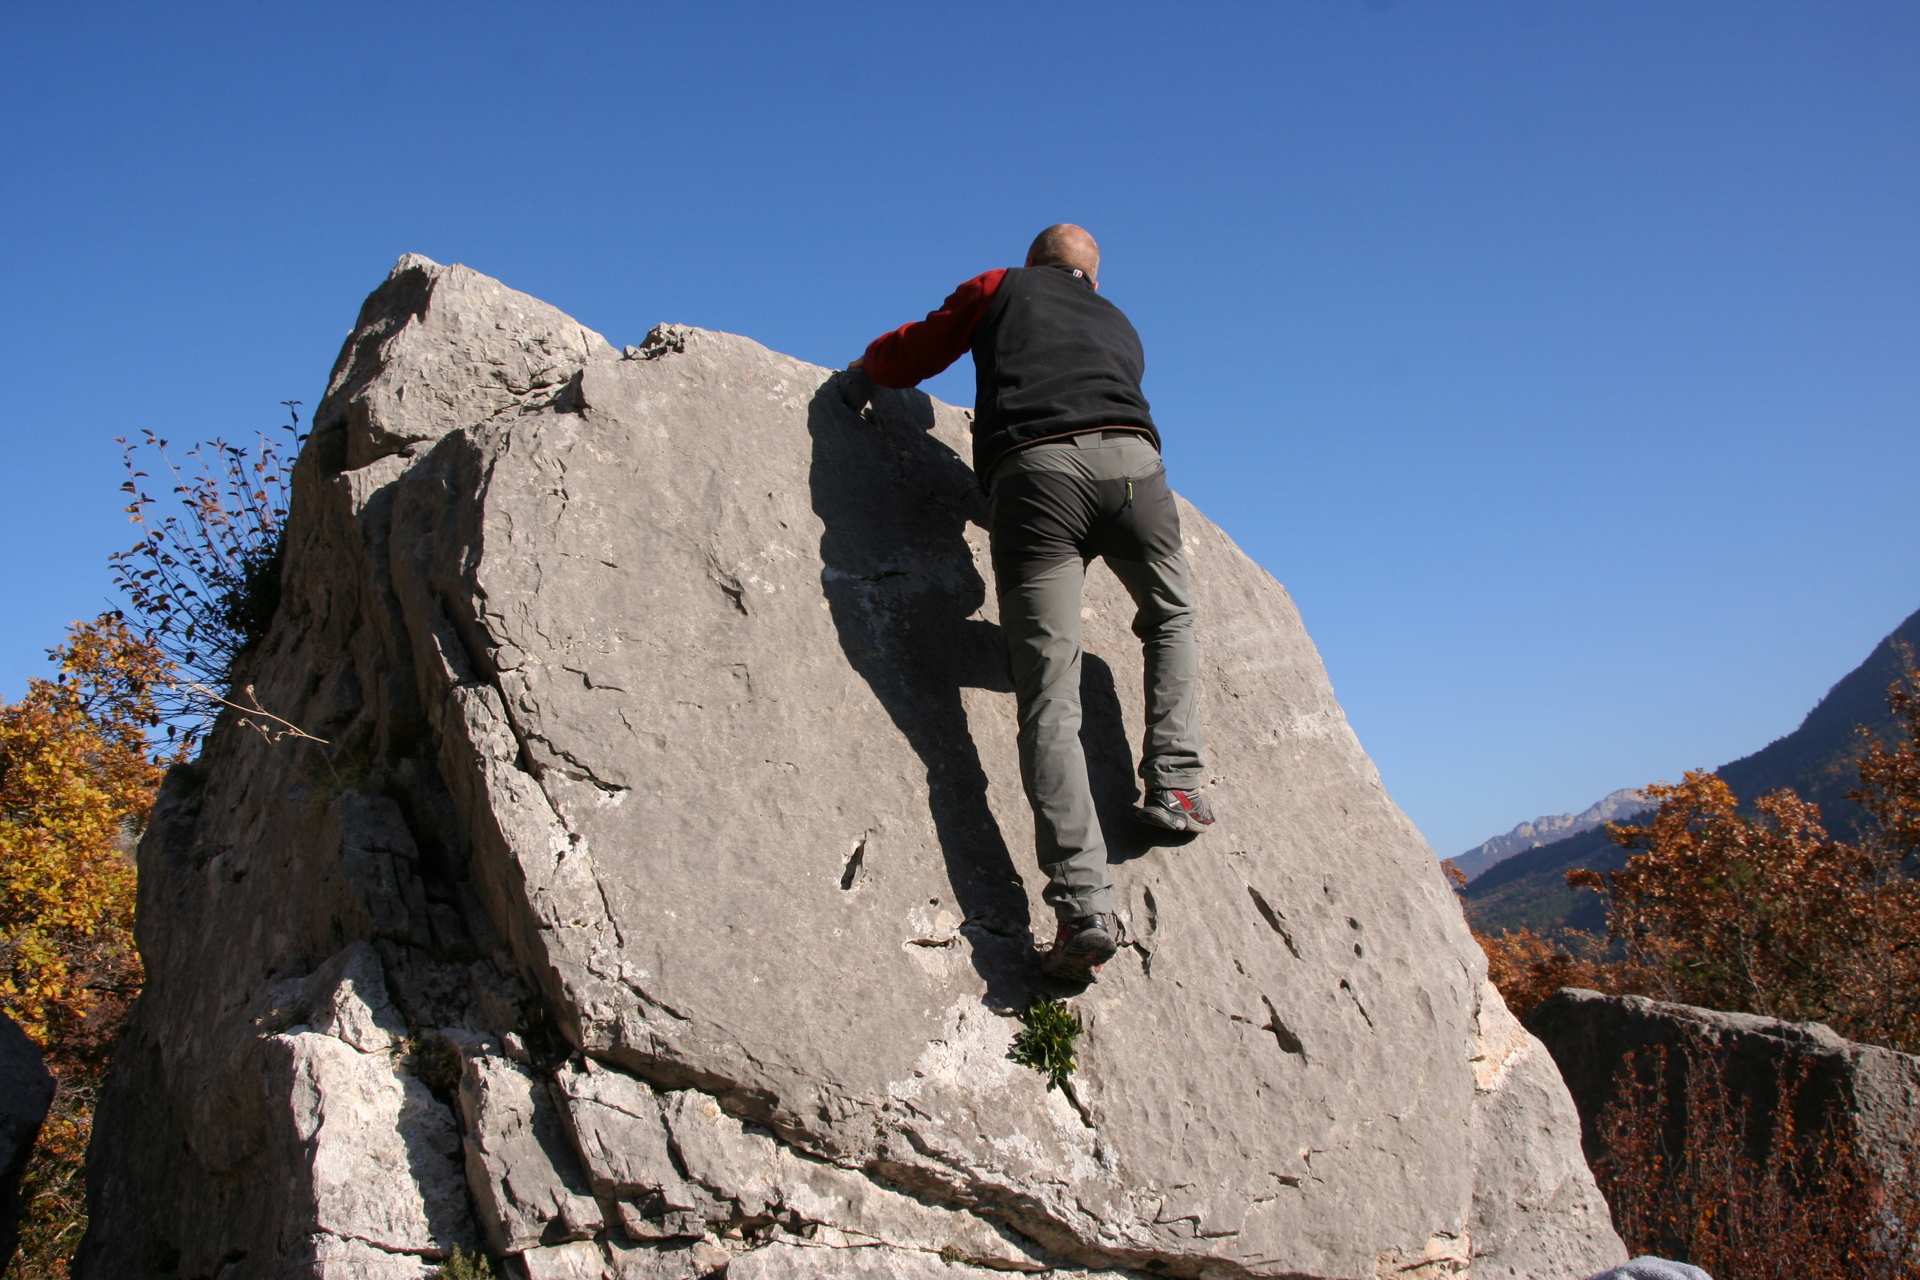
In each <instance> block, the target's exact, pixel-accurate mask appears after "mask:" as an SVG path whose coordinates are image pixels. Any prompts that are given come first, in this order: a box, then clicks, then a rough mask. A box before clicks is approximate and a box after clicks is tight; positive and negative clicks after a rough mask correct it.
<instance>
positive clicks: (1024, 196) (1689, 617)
mask: <svg viewBox="0 0 1920 1280" xmlns="http://www.w3.org/2000/svg"><path fill="white" fill-rule="evenodd" d="M0 113H3V114H0V124H3V125H4V128H0V164H3V165H4V173H5V175H6V178H5V182H4V185H0V286H3V287H0V299H4V306H3V307H0V326H3V327H0V377H4V382H5V386H6V393H5V395H4V397H3V398H0V449H4V458H5V470H4V474H5V476H6V478H7V500H6V502H5V503H4V504H0V550H3V551H4V556H3V557H0V563H4V566H5V567H4V570H3V572H4V574H5V578H4V589H5V599H6V601H7V604H8V608H7V609H6V610H5V612H4V615H0V696H6V697H14V696H17V695H18V693H19V692H20V690H21V689H22V688H23V687H24V683H25V680H26V678H27V677H28V676H29V675H31V674H37V673H39V672H40V671H42V670H44V669H45V664H44V660H43V658H42V651H43V650H44V649H45V648H46V647H47V646H49V645H51V644H54V643H55V642H56V641H57V640H58V639H59V637H60V634H61V631H62V628H63V627H64V626H65V624H66V623H68V622H69V621H71V620H72V619H74V618H77V617H81V616H88V615H91V614H93V613H95V612H97V611H98V610H99V609H100V608H101V607H103V606H104V605H105V604H107V603H108V592H109V587H108V575H107V570H106V564H105V558H106V555H107V554H108V552H109V551H111V550H114V549H116V548H119V547H122V546H124V545H126V544H127V543H128V542H130V541H131V535H130V533H129V531H128V526H127V525H126V524H125V519H124V516H123V515H122V514H121V513H120V510H119V506H120V498H119V495H118V494H117V492H116V486H117V484H118V483H119V479H120V474H119V457H118V449H117V446H115V445H114V444H113V443H112V438H113V437H114V436H116V435H123V434H131V433H134V432H136V431H137V430H138V429H140V428H142V427H151V428H153V429H155V430H157V431H160V432H161V433H162V434H164V435H168V436H170V437H172V438H173V439H175V440H176V441H188V440H193V439H199V438H205V437H208V436H211V435H215V434H225V435H228V436H235V435H241V434H244V433H246V432H248V431H250V430H251V429H253V428H255V427H265V426H270V425H271V424H273V423H274V422H275V421H277V420H278V418H277V415H278V413H279V409H278V402H279V401H282V400H289V399H299V400H304V401H306V402H307V404H308V405H309V406H311V405H312V404H313V402H314V401H316V400H317V399H318V396H319V392H320V390H321V388H322V385H323V383H324V379H325V375H326V372H327V369H328V367H329V365H330V364H331V362H332V360H333V357H334V354H335V352H336V351H337V349H338V346H339V343H340V340H341V338H342V336H343V335H344V334H345V332H346V330H347V328H348V326H349V325H350V324H351V322H352V319H353V316H354V313H355V311H356V309H357V307H358V305H359V302H360V299H361V297H362V296H364V294H365V293H366V292H367V291H369V290H370V289H371V288H373V286H374V285H375V284H377V283H378V282H379V280H380V279H381V277H382V276H383V275H384V274H385V272H386V270H387V269H388V267H389V266H390V265H391V264H392V261H393V260H394V258H396V257H397V256H399V255H400V254H401V253H403V252H408V251H415V252H420V253H425V254H427V255H428V256H430V257H433V258H436V259H438V260H441V261H459V262H465V263H467V264H469V265H471V266H473V267H475V268H477V269H479V270H481V271H484V272H487V273H488V274H490V275H494V276H498V277H499V278H501V279H502V280H505V281H506V282H507V283H509V284H511V285H513V286H514V287H516V288H519V289H524V290H526V291H528V292H530V293H533V294H535V295H537V296H539V297H541V298H544V299H546V300H547V301H549V302H552V303H554V304H555V305H557V306H559V307H561V308H563V309H564V310H566V311H568V312H570V313H572V314H573V315H574V316H576V317H578V318H579V319H580V320H581V321H583V322H584V323H586V324H589V325H591V326H593V327H594V328H596V329H598V330H600V331H601V332H603V333H605V334H606V335H607V336H608V337H609V338H610V339H611V340H613V341H614V342H616V343H623V342H633V341H637V340H638V339H639V338H640V337H641V335H643V334H644V333H645V332H646V330H647V329H648V328H649V327H650V326H651V325H652V324H654V323H655V322H657V321H660V320H673V321H680V322H684V323H691V324H697V325H703V326H708V327H712V328H719V329H726V330H730V331H732V332H736V333H743V334H747V335H749V336H751V337H753V338H756V339H758V340H760V341H762V342H764V343H766V344H768V345H769V346H772V347H775V348H778V349H780V350H783V351H788V352H791V353H793V354H795V355H799V356H802V357H804V358H806V359H810V360H815V361H819V362H822V363H836V364H837V363H844V362H845V361H846V360H847V359H849V358H851V357H852V356H853V355H854V354H857V353H858V352H859V350H860V349H861V348H862V347H863V346H864V345H865V343H866V341H867V340H868V339H869V338H870V337H872V336H873V334H875V333H877V332H879V331H880V330H882V329H884V328H888V327H891V326H893V325H896V324H899V323H901V322H903V321H905V320H907V319H910V318H914V317H916V316H918V315H919V314H921V313H923V312H924V311H926V310H927V309H928V308H930V307H932V306H933V305H935V304H936V303H937V302H938V301H939V299H940V298H941V297H942V296H943V295H944V294H945V293H946V291H947V290H948V289H950V288H951V287H952V286H953V285H954V284H956V283H958V282H959V281H960V280H961V279H963V278H965V277H967V276H970V275H973V274H975V273H977V272H979V271H981V270H984V269H986V268H987V267H991V266H1000V265H1008V264H1012V263H1014V262H1015V261H1016V260H1017V259H1018V257H1019V255H1020V254H1021V252H1022V251H1023V249H1024V246H1025V244H1026V242H1027V240H1028V239H1029V238H1030V237H1031V236H1032V234H1033V233H1034V232H1035V231H1036V230H1038V229H1039V228H1040V227H1041V226H1044V225H1046V224H1047V223H1050V222H1055V221H1061V220H1068V221H1074V222H1079V223H1082V224H1083V225H1085V226H1087V227H1089V228H1090V229H1092V230H1093V231H1094V233H1095V234H1096V235H1097V236H1098V237H1099V238H1100V240H1101V243H1102V246H1103V249H1104V250H1105V253H1106V262H1105V265H1104V267H1103V271H1102V278H1103V284H1104V287H1105V292H1106V294H1107V296H1108V297H1110V298H1112V299H1113V300H1114V301H1115V302H1117V303H1119V304H1120V305H1121V306H1122V307H1123V308H1124V309H1126V311H1127V312H1128V314H1129V315H1130V316H1131V317H1132V318H1133V320H1134V322H1135V324H1136V325H1137V326H1138V328H1139V329H1140V331H1141V334H1142V336H1143V337H1144V339H1145V342H1146V346H1147V351H1148V359H1149V374H1148V382H1147V392H1148V395H1149V396H1150V397H1151V398H1152V400H1153V403H1154V409H1155V414H1156V417H1157V418H1158V419H1159V421H1160V423H1161V425H1162V428H1163V431H1164V433H1165V436H1166V438H1167V442H1168V444H1167V452H1168V460H1169V466H1170V470H1171V472H1172V476H1173V480H1174V483H1175V485H1176V486H1177V487H1178V488H1180V489H1181V490H1182V491H1183V492H1184V493H1186V494H1187V495H1188V496H1189V497H1190V498H1192V499H1193V500H1194V501H1195V502H1196V503H1197V504H1198V505H1199V506H1200V507H1201V509H1202V510H1204V511H1206V512H1207V513H1208V514H1209V515H1210V516H1211V517H1212V518H1213V519H1214V520H1216V521H1217V522H1218V523H1220V524H1221V525H1222V526H1224V527H1225V528H1226V529H1227V531H1228V532H1229V533H1231V534H1232V535H1233V536H1234V537H1235V538H1236V539H1238V541H1239V542H1240V544H1241V545H1242V546H1243V547H1245V548H1246V549H1247V550H1248V551H1249V552H1250V553H1251V554H1252V555H1253V556H1254V557H1255V558H1256V559H1258V560H1259V561H1260V562H1261V563H1262V564H1264V565H1265V566H1266V567H1267V568H1269V569H1270V570H1272V571H1273V573H1274V574H1275V575H1276V576H1277V577H1278V578H1279V579H1280V580H1281V581H1282V582H1284V583H1286V584H1287V586H1288V588H1289V589H1290V590H1291V591H1292V592H1293V594H1294V597H1295V599H1296V600H1297V601H1298V602H1299V604H1300V607H1301V609H1302V611H1303V613H1304V615H1305V618H1306V622H1307V626H1308V629H1309V630H1310V631H1311V632H1312V633H1313V635H1314V637H1315V639H1316V641H1317V642H1318V643H1319V645H1320V648H1321V651H1322V653H1323V655H1324V657H1325V658H1326V661H1327V665H1328V668H1329V669H1330V671H1331V673H1332V676H1333V680H1334V684H1335V688H1336V689H1337V690H1338V692H1339V694H1340V697H1341V700H1342V702H1343V703H1344V705H1345V706H1346V708H1347V712H1348V715H1349V718H1350V719H1351V720H1352V722H1353V724H1354V726H1355V728H1356V729H1357V730H1358V732H1359V734H1360V737H1361V740H1362V742H1363V743H1364V744H1365V745H1366V746H1367V748H1368V749H1369V750H1370V751H1371V752H1372V753H1373V755H1374V757H1375V759H1376V760H1377V761H1378V762H1379V764H1380V767H1381V770H1382V772H1383V775H1384V777H1385V779H1386V782H1387V785H1388V787H1389V789H1390V790H1391V791H1392V792H1393V794H1394V796H1395V797H1396V798H1397V799H1398V800H1399V801H1400V803H1401V804H1402V805H1403V806H1404V807H1405V808H1406V809H1407V811H1408V812H1409V814H1410V815H1411V816H1412V817H1413V819H1414V820H1415V821H1416V822H1417V823H1418V824H1419V825H1420V827H1421V829H1422V830H1423V831H1425V832H1426V834H1427V836H1428V837H1429V839H1430V840H1431V841H1432V842H1433V844H1434V845H1435V846H1436V848H1437V849H1438V850H1439V851H1440V852H1441V853H1443V854H1451V853H1455V852H1458V851H1460V850H1461V849H1463V848H1465V847H1466V846H1468V845H1471V844H1473V843H1475V842H1477V841H1478V840H1480V839H1482V838H1484V837H1485V836H1488V835H1491V834H1493V833H1495V832H1496V831H1499V830H1504V829H1505V828H1506V827H1508V826H1511V825H1512V824H1513V823H1515V822H1518V821H1520V820H1522V819H1524V818H1530V817H1532V816H1534V815H1535V814H1538V813H1547V812H1558V811H1561V810H1567V809H1578V808H1581V807H1584V806H1585V805H1586V804H1588V803H1590V802H1591V801H1593V800H1595V799H1597V798H1598V797H1599V796H1601V795H1602V794H1604V793H1606V792H1608V791H1611V790H1613V789H1614V788H1616V787H1620V786H1629V785H1637V784H1640V783H1644V782H1647V781H1651V780H1654V779H1658V778H1671V777H1675V776H1677V775H1678V773H1679V772H1680V771H1681V770H1682V769H1685V768H1688V767H1695V766H1712V765H1716V764H1720V763H1723V762H1725V761H1727V760H1729V759H1731V758H1733V757H1736V756H1739V755H1742V754H1745V753H1746V752H1749V751H1751V750H1754V749H1756V748H1758V747H1759V746H1762V745H1764V744H1765V743H1766V742H1767V741H1768V740H1770V739H1771V738H1774V737H1777V736H1779V735H1780V734H1782V733H1785V732H1787V731H1788V730H1790V729H1792V728H1793V727H1794V725H1795V724H1796V723H1798V720H1799V718H1800V716H1801V715H1803V714H1804V713H1805V712H1806V710H1807V709H1808V708H1809V707H1810V706H1811V705H1812V704H1813V702H1814V701H1815V700H1816V699H1817V698H1818V697H1819V696H1820V695H1821V694H1822V693H1823V692H1824V691H1825V690H1826V689H1827V688H1828V686H1830V685H1831V684H1832V683H1833V682H1834V681H1835V680H1836V679H1838V678H1839V677H1840V676H1841V675H1842V674H1843V673H1844V672H1845V671H1846V670H1848V669H1849V668H1850V667H1852V666H1853V665H1854V664H1855V663H1857V662H1858V661H1859V660H1860V659H1861V658H1863V657H1864V656H1865V655H1866V653H1867V651H1868V650H1869V649H1870V648H1871V647H1872V645H1873V644H1874V643H1875V641H1877V640H1878V639H1879V638H1880V637H1881V636H1882V635H1883V634H1885V633H1886V632H1887V631H1889V630H1891V629H1892V628H1893V626H1894V625H1895V624H1897V623H1898V622H1899V621H1900V620H1901V619H1902V618H1904V617H1905V616H1906V615H1907V614H1908V613H1910V612H1912V611H1913V610H1914V609H1915V608H1916V607H1917V606H1920V518H1916V517H1920V510H1916V506H1917V505H1920V499H1916V487H1915V485H1914V477H1915V475H1916V474H1920V430H1916V426H1917V425H1920V359H1917V358H1916V357H1917V354H1920V342H1917V341H1916V340H1917V339H1920V308H1916V299H1920V235H1916V232H1917V231H1920V6H1914V5H1912V4H1911V3H1904V2H1902V3H1868V2H1858V3H1855V2H1843V0H1818V2H1816V0H1805V2H1803V3H1774V2H1771V0H1725V2H1721V3H1704V2H1697V3H1696V2H1688V0H1649V2H1638V0H1608V2H1607V3H1605V4H1595V3H1591V2H1585V0H1566V2H1548V0H1398V2H1397V3H1388V2H1386V0H1371V2H1368V0H1267V2H1266V3H1244V4H1234V3H1219V4H1193V5H1177V6H1175V5H1145V4H1127V3H1107V4H1098V5H1093V4H1089V5H1080V6H1075V5H1058V4H1033V3H1028V4H1018V5H1015V4H993V3H975V4H971V5H966V6H938V7H936V6H931V5H928V6H911V5H906V6H903V5H897V4H894V5H877V4H876V5H824V4H822V5H805V4H778V5H775V4H764V5H759V4H729V3H709V4H705V5H697V6H689V5H635V4H626V5H619V6H612V5H608V6H600V5H594V4H573V5H568V6H564V7H561V6H543V5H506V4H487V3H465V4H459V5H452V4H448V5H435V4H406V3H388V4H377V5H375V4H364V5H362V4H328V5H258V4H246V5H239V4H234V5H222V4H210V3H197V4H174V5H158V4H142V5H134V4H128V5H97V4H86V3H75V4H66V5H58V6H54V5H40V6H29V5H26V4H23V3H13V4H6V5H4V6H0ZM929 389H930V390H932V391H933V392H934V393H935V394H937V395H941V396H942V397H943V398H946V399H949V400H955V401H958V402H961V403H965V402H967V401H968V400H970V398H971V375H970V373H969V372H968V371H967V369H966V367H965V364H964V362H963V364H962V366H961V367H960V368H958V369H956V370H955V371H951V372H949V373H948V374H946V375H943V376H942V377H941V378H940V379H938V380H936V381H935V382H934V383H932V384H929Z"/></svg>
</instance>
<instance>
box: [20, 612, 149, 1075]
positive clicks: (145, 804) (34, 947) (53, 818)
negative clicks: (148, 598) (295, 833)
mask: <svg viewBox="0 0 1920 1280" xmlns="http://www.w3.org/2000/svg"><path fill="white" fill-rule="evenodd" d="M53 656H54V657H55V659H56V660H57V661H58V662H59V665H60V671H59V675H58V676H57V677H56V678H54V679H52V680H34V681H31V682H30V683H29V687H28V690H27V695H26V697H24V698H22V699H21V700H20V701H19V702H17V703H12V704H5V703H0V1007H4V1008H5V1009H6V1011H7V1013H8V1014H10V1015H11V1016H12V1017H13V1018H14V1020H15V1021H17V1022H19V1023H20V1025H21V1027H22V1029H24V1030H25V1031H26V1032H27V1034H28V1035H29V1036H31V1037H33V1039H34V1040H35V1041H37V1042H38V1043H39V1044H41V1045H42V1047H43V1048H45V1049H46V1050H47V1051H48V1055H49V1060H50V1064H51V1065H53V1066H54V1068H55V1070H56V1071H58V1070H59V1069H60V1059H61V1058H63V1057H70V1058H73V1059H74V1060H76V1061H77V1060H79V1059H83V1058H89V1057H91V1056H92V1055H93V1054H95V1053H96V1052H98V1051H99V1050H100V1049H101V1048H102V1047H103V1044H104V1038H105V1037H106V1035H107V1034H108V1032H107V1028H106V1027H104V1026H103V1025H101V1024H102V1020H103V1016H105V1015H112V1014H114V1013H116V1012H117V1010H118V1009H120V1008H121V1007H123V1006H124V1004H125V1002H126V1000H127V999H128V998H129V997H130V995H131V993H132V991H133V990H134V989H136V988H137V987H138V984H139V981H140V967H139V958H138V956H137V954H136V952H135V950H134V947H133V936H132V934H133V908H134V888H135V884H134V869H133V864H132V861H131V859H130V857H129V849H130V842H131V837H132V835H133V834H134V833H135V832H137V830H138V829H139V827H140V826H141V824H143V823H144V822H145V821H146V817H147V812H148V810H149V808H150V807H151V806H152V803H153V793H154V789H155V787H156V786H157V785H158V783H159V780H160V772H161V771H160V767H159V766H158V765H157V764H155V763H154V761H153V760H152V759H151V758H150V756H149V754H148V747H147V740H146V731H147V729H148V728H150V727H151V726H152V725H154V724H155V723H156V722H157V717H156V716H155V714H154V703H153V698H154V693H155V692H156V690H158V689H160V688H162V687H164V685H165V684H166V682H167V680H168V675H169V667H168V664H167V662H166V659H165V658H164V657H162V656H161V655H160V654H159V652H158V651H157V650H156V649H155V648H154V647H153V646H152V645H150V644H148V643H147V642H146V641H144V640H143V639H141V638H140V637H138V636H136V635H134V634H133V632H132V631H131V630H130V629H129V628H128V627H127V625H126V624H125V623H124V622H123V621H121V620H120V619H119V618H117V617H115V616H113V615H111V614H108V615H103V616H102V617H100V618H98V619H95V620H94V621H93V622H90V623H76V624H75V625H74V627H73V629H72V631H71V632H70V633H69V635H68V639H67V643H66V644H65V645H64V646H62V647H61V648H60V649H58V650H56V651H55V652H54V655H53ZM110 1020H111V1019H110Z"/></svg>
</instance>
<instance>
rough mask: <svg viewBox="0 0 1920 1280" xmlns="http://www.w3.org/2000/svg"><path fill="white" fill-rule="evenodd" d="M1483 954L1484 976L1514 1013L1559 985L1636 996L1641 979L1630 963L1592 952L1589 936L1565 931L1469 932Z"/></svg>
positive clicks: (1520, 1012)
mask: <svg viewBox="0 0 1920 1280" xmlns="http://www.w3.org/2000/svg"><path fill="white" fill-rule="evenodd" d="M1473 937H1474V941H1476V942H1478V943H1479V944H1480V949H1481V950H1482V951H1484V952H1486V953H1487V977H1488V978H1489V979H1490V980H1492V982H1493V985H1494V986H1495V987H1497V988H1499V990H1500V996H1501V998H1502V999H1503V1000H1505V1001H1506V1002H1507V1008H1509V1009H1511V1010H1512V1011H1513V1013H1514V1016H1516V1017H1518V1016H1520V1015H1521V1014H1524V1013H1526V1012H1527V1011H1528V1010H1530V1009H1532V1008H1533V1007H1534V1006H1535V1005H1537V1004H1539V1003H1540V1002H1541V1001H1542V1000H1545V999H1546V998H1547V997H1548V996H1550V995H1552V994H1553V993H1554V992H1556V991H1558V990H1559V989H1560V988H1562V987H1586V988H1588V989H1589V990H1592V991H1604V992H1606V993H1607V994H1608V995H1626V994H1634V995H1642V994H1645V990H1644V988H1645V986H1646V983H1645V981H1644V979H1643V978H1642V977H1641V975H1640V974H1639V973H1638V971H1637V970H1636V969H1635V968H1634V967H1633V966H1631V965H1628V964H1625V963H1622V962H1619V961H1607V960H1603V959H1600V958H1599V957H1597V956H1595V955H1594V954H1593V952H1594V950H1595V945H1594V942H1593V939H1591V938H1590V937H1588V936H1587V935H1585V934H1582V933H1577V932H1575V931H1573V930H1567V931H1565V932H1563V933H1561V934H1560V935H1559V936H1558V937H1552V936H1549V935H1547V934H1543V933H1535V932H1534V931H1533V930H1531V929H1510V930H1508V931H1507V932H1505V933H1502V934H1501V935H1500V936H1499V937H1497V938H1496V937H1493V936H1491V935H1489V934H1484V933H1481V932H1480V931H1479V930H1477V929H1476V930H1474V934H1473Z"/></svg>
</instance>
